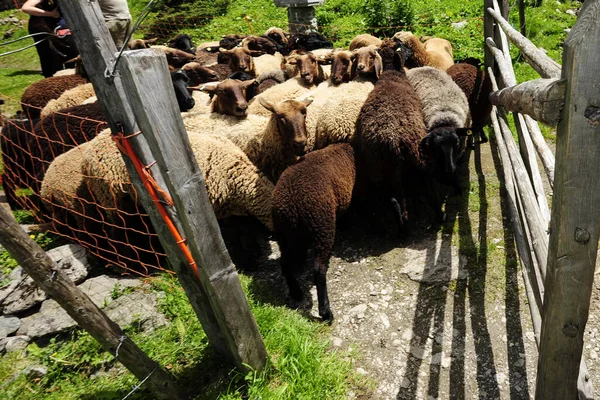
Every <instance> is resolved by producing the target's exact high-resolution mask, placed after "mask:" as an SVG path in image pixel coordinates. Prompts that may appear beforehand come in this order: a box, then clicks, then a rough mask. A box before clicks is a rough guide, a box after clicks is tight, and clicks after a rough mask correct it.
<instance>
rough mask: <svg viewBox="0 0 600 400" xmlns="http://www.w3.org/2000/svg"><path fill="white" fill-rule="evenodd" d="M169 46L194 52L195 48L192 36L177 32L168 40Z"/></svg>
mask: <svg viewBox="0 0 600 400" xmlns="http://www.w3.org/2000/svg"><path fill="white" fill-rule="evenodd" d="M169 47H173V48H175V49H179V50H183V51H185V52H186V53H190V54H196V48H195V47H194V45H193V44H192V38H191V37H190V36H189V35H186V34H179V35H177V36H175V38H173V39H171V41H170V42H169Z"/></svg>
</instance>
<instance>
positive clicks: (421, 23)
mask: <svg viewBox="0 0 600 400" xmlns="http://www.w3.org/2000/svg"><path fill="white" fill-rule="evenodd" d="M449 3H451V2H446V1H434V2H431V1H425V0H418V1H415V2H413V7H414V11H415V20H414V23H413V26H410V27H399V30H400V29H410V30H412V31H413V32H414V33H416V34H418V35H436V36H440V37H444V38H447V39H449V40H451V41H452V43H453V46H454V51H455V57H456V58H457V59H459V58H464V57H467V56H474V57H480V58H481V57H482V54H483V38H482V32H483V23H482V19H481V14H482V10H481V5H480V4H479V3H480V2H478V1H471V0H469V1H464V2H460V3H458V4H449ZM452 3H453V2H452ZM193 4H194V5H197V4H200V3H193ZM358 5H360V2H358V0H351V1H341V0H329V1H328V3H327V4H326V5H325V6H324V7H322V8H320V9H318V14H317V17H318V18H319V21H320V25H321V28H322V29H323V31H324V32H326V33H329V35H330V36H331V37H332V38H334V39H335V45H336V46H344V45H347V43H349V41H350V39H351V38H352V37H353V36H354V35H355V34H358V33H363V32H366V31H367V29H366V27H365V26H364V23H363V21H362V17H361V15H360V14H359V13H357V12H355V11H354V10H355V9H356V8H357V7H358ZM144 6H145V2H142V1H141V0H132V1H131V9H132V14H134V16H135V15H138V14H139V12H140V11H141V10H142V8H143V7H144ZM567 8H575V5H574V3H571V2H566V3H558V2H555V1H554V0H552V1H548V2H546V3H545V5H544V7H541V8H538V9H532V8H530V9H528V11H527V21H528V27H529V30H530V37H531V39H532V41H533V42H534V43H536V44H538V45H539V46H541V47H544V48H545V49H547V50H548V52H549V54H550V56H551V57H553V58H554V59H555V60H557V61H559V62H560V54H561V47H560V45H561V43H562V41H563V40H564V38H565V37H566V32H564V29H565V28H568V27H570V26H572V24H573V22H574V20H575V18H574V17H572V16H570V15H568V14H565V13H564V11H565V10H566V9H567ZM203 9H204V6H202V5H201V4H200V5H198V6H197V8H196V10H197V12H199V13H201V12H202V10H203ZM557 9H558V10H560V11H561V12H557V11H556V10H557ZM5 14H8V13H0V18H4V17H6V16H7V15H5ZM244 15H248V16H249V20H250V23H251V26H252V28H253V29H254V31H255V32H260V31H262V30H264V29H266V28H267V27H269V26H271V25H279V26H284V25H285V10H283V9H278V8H276V7H274V6H273V5H272V3H271V2H270V1H268V0H258V1H250V0H240V1H236V2H233V3H232V5H231V6H230V8H229V10H228V13H227V15H226V16H217V17H215V18H213V19H211V21H210V22H209V23H208V24H207V25H205V26H197V27H195V28H193V29H192V28H189V29H186V30H185V31H186V32H187V33H190V34H191V35H192V36H193V37H194V38H195V39H197V40H215V39H218V37H219V36H220V35H221V34H225V33H248V32H249V28H248V25H247V23H246V20H245V19H244ZM152 18H153V17H150V19H149V21H151V20H152ZM548 19H551V20H552V21H553V23H552V24H548V23H546V21H547V20H548ZM513 20H514V21H516V18H515V17H513ZM461 21H466V22H467V24H466V26H465V27H463V28H462V29H455V28H453V27H452V25H451V23H452V22H461ZM3 29H5V28H3V26H0V33H3V32H4V30H3ZM143 33H144V32H143V31H142V32H138V33H136V35H137V36H141V35H142V34H143ZM17 34H24V33H23V32H20V33H19V32H17ZM27 43H30V42H27ZM11 46H12V47H6V49H13V48H15V47H14V45H11ZM513 61H514V62H515V63H516V72H517V79H518V80H519V81H520V82H521V81H525V80H528V79H533V78H536V77H537V76H536V75H534V74H532V72H531V71H532V70H531V69H530V68H529V67H528V66H525V65H524V64H522V63H520V61H521V59H520V57H519V56H518V55H517V53H516V52H515V53H514V54H513ZM36 62H37V54H36V53H35V51H34V50H33V49H32V50H28V51H27V52H22V53H18V55H15V56H11V58H9V59H4V60H3V59H0V92H1V93H2V94H4V95H9V96H11V97H15V98H19V97H20V94H21V93H22V91H23V90H24V88H25V87H26V86H27V85H28V84H29V83H30V82H32V81H35V80H37V79H41V75H37V73H36V72H35V71H36V69H38V68H39V67H37V64H36ZM6 67H10V68H6ZM23 67H25V70H26V71H25V72H22V68H23ZM30 71H34V72H30ZM546 133H547V134H548V135H549V131H546ZM485 189H487V190H485ZM499 195H500V194H499V187H497V185H496V184H493V183H492V182H488V185H487V187H484V190H483V191H482V188H481V187H480V185H479V184H478V183H477V182H472V183H471V186H470V189H469V198H471V199H472V200H473V201H470V202H469V209H468V210H465V212H469V214H472V215H476V214H478V213H479V212H480V210H479V207H481V204H486V205H487V204H488V203H487V202H483V203H482V201H480V200H481V196H483V197H484V198H487V199H489V204H490V206H496V205H497V203H498V201H499V199H498V198H499ZM493 208H494V209H495V208H496V207H493ZM446 229H450V230H454V229H455V230H458V239H457V240H459V241H463V239H464V238H468V237H470V236H471V235H472V232H471V231H470V230H469V229H467V230H466V231H463V230H462V228H460V227H457V226H452V227H450V226H447V227H446ZM499 235H501V232H499V231H498V232H489V233H488V236H487V238H488V242H487V243H483V245H482V244H479V243H471V242H472V241H471V242H470V241H467V242H469V243H471V244H470V247H469V246H467V247H464V246H463V247H462V248H461V250H462V251H464V252H466V253H467V254H465V255H466V256H467V257H468V258H469V260H470V261H472V262H475V263H476V262H477V257H478V254H479V253H480V250H481V249H480V248H479V246H482V247H483V248H485V249H486V251H487V255H488V268H487V269H488V271H490V273H489V274H488V276H487V277H484V280H485V281H486V282H487V286H486V282H484V281H481V282H479V281H478V280H477V279H475V280H474V281H473V283H475V284H476V285H481V286H482V287H487V290H486V296H492V297H495V296H501V295H502V293H501V291H502V287H503V286H502V284H501V282H503V280H504V275H503V274H504V272H503V271H504V268H505V267H506V265H504V262H505V260H503V259H502V257H501V255H498V254H500V252H496V249H497V248H498V246H500V245H504V243H502V242H500V243H493V242H491V239H492V238H494V237H502V236H499ZM496 253H498V254H496ZM479 256H481V255H480V254H479ZM484 257H485V255H484ZM0 262H2V263H3V266H5V267H6V271H8V270H9V269H10V267H12V265H10V261H9V260H6V261H5V259H4V258H0ZM495 267H497V268H495ZM244 282H245V285H244V286H245V290H246V291H247V293H248V295H249V296H250V297H253V296H254V295H256V293H252V292H251V291H250V290H249V289H248V280H246V279H245V280H244ZM495 286H497V290H493V289H494V287H495ZM153 287H154V289H153V290H157V291H161V292H163V293H166V297H165V298H164V299H163V309H164V311H165V312H166V314H167V316H168V317H169V318H170V319H171V321H172V323H171V325H169V326H168V327H165V328H162V329H160V330H158V331H156V332H155V333H153V334H152V335H150V336H147V335H142V334H139V333H137V332H136V331H135V329H134V328H131V329H130V330H129V333H130V334H131V335H132V336H133V337H134V339H135V341H136V342H137V343H139V344H140V346H142V347H143V349H144V350H145V351H147V352H148V353H149V354H150V355H151V356H152V357H154V358H156V359H157V360H160V362H161V363H162V365H163V366H165V367H166V368H168V369H170V370H171V371H172V372H173V373H174V374H175V375H176V376H178V377H179V378H180V380H181V382H182V383H183V384H184V385H186V386H196V387H197V386H198V385H200V386H202V387H203V388H204V391H205V394H204V395H203V396H201V398H206V399H208V398H211V399H212V398H216V397H219V396H220V397H221V398H226V399H237V398H242V397H245V396H249V397H251V398H260V397H262V398H277V399H280V398H290V399H292V398H309V399H312V398H325V397H328V398H343V397H344V393H345V392H346V390H348V388H349V387H355V386H357V385H358V386H359V388H360V387H364V382H359V383H357V381H356V377H355V376H354V375H352V373H351V372H350V371H351V365H350V363H349V361H348V358H347V355H343V354H336V353H329V352H328V344H327V343H328V342H327V340H326V339H324V338H326V337H327V328H326V327H322V326H321V325H319V324H315V323H311V322H308V321H307V320H305V319H303V318H302V317H300V316H298V315H297V313H295V312H294V311H290V310H288V309H285V308H281V307H273V306H271V305H268V304H261V303H260V302H258V301H252V308H253V312H254V313H255V315H256V318H257V321H258V323H259V325H260V328H261V333H262V334H263V336H264V337H265V342H266V344H267V347H268V351H269V354H270V356H271V361H272V365H271V366H270V367H269V368H268V370H267V372H266V373H265V374H258V375H252V374H251V375H248V376H238V375H235V374H230V373H229V369H228V368H227V367H225V366H222V365H220V364H219V363H218V361H217V359H216V357H215V356H214V355H212V354H211V353H210V352H209V351H207V350H206V339H205V337H204V334H203V332H202V331H201V328H200V327H199V326H198V322H197V320H196V319H195V318H194V317H193V313H192V312H191V309H190V307H189V305H188V304H187V300H186V298H185V296H183V294H182V291H181V289H180V288H179V287H178V286H177V285H176V284H174V283H173V282H171V281H170V280H169V279H168V278H165V277H159V278H155V279H154V280H153ZM451 289H453V290H456V288H453V287H451ZM490 289H492V290H490ZM28 352H29V354H28V355H27V356H26V354H25V353H13V354H11V355H7V356H4V357H3V358H2V359H0V382H1V383H3V382H6V381H8V380H9V379H10V378H11V377H13V376H14V374H16V373H18V372H19V371H22V370H23V368H24V367H25V366H26V365H29V364H31V363H41V364H44V365H46V366H47V367H48V368H49V371H50V372H49V374H48V375H47V376H46V377H45V378H43V379H42V380H39V381H35V380H34V381H28V380H27V379H25V378H24V377H23V376H20V377H18V378H17V379H16V380H15V381H13V382H12V383H10V384H7V385H6V386H4V387H3V388H2V391H1V392H0V398H16V397H18V398H57V399H58V398H61V399H62V398H75V397H83V398H100V397H102V398H122V397H123V396H124V395H125V394H126V393H127V392H128V391H129V389H130V388H131V387H132V386H133V385H134V384H135V383H136V380H135V379H134V378H133V377H132V376H131V375H130V374H129V373H127V372H124V371H123V370H122V368H121V367H119V366H118V364H115V363H114V362H113V361H112V356H110V355H109V354H107V353H104V352H102V351H101V349H100V348H99V347H98V345H97V344H96V343H95V342H94V341H93V340H92V339H91V338H90V337H89V335H87V334H85V333H82V332H78V333H76V334H75V336H74V338H73V339H71V340H68V341H66V342H54V343H52V344H51V345H50V346H48V347H45V348H38V347H36V346H35V345H32V346H30V347H29V349H28ZM98 372H100V373H98ZM94 373H95V375H94V378H93V379H90V376H92V375H93V374H94ZM202 376H212V377H213V378H212V379H202V378H201V377H202ZM1 383H0V384H1ZM359 390H360V389H359ZM90 396H91V397H90ZM135 396H137V397H138V398H144V397H146V396H147V393H145V392H143V391H139V392H137V393H136V395H135Z"/></svg>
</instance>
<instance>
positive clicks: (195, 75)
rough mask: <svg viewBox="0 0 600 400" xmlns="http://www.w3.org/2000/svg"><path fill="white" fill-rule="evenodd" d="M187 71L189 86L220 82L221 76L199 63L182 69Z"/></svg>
mask: <svg viewBox="0 0 600 400" xmlns="http://www.w3.org/2000/svg"><path fill="white" fill-rule="evenodd" d="M181 70H182V71H185V73H186V75H187V76H188V78H190V81H189V83H188V85H189V86H198V85H199V84H201V83H206V82H216V81H218V80H219V75H218V74H217V73H216V72H215V71H213V70H212V69H210V68H207V67H205V66H203V65H201V64H199V63H197V62H191V63H187V64H185V65H184V66H183V67H181Z"/></svg>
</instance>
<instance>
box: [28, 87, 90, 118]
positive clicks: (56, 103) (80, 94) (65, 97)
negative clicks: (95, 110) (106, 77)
mask: <svg viewBox="0 0 600 400" xmlns="http://www.w3.org/2000/svg"><path fill="white" fill-rule="evenodd" d="M95 95H96V92H95V91H94V86H93V85H92V84H91V83H86V84H84V85H79V86H76V87H74V88H73V89H69V90H67V91H65V92H64V93H63V94H61V95H60V97H59V98H58V99H54V100H50V101H49V102H48V104H46V106H45V107H44V108H43V109H42V112H41V114H40V115H41V117H42V118H44V117H45V116H47V115H49V114H51V113H53V112H56V111H60V110H62V109H64V108H67V107H73V106H78V105H80V104H83V103H84V102H85V101H86V100H87V99H89V98H90V97H94V96H95Z"/></svg>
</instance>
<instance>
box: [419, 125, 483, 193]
mask: <svg viewBox="0 0 600 400" xmlns="http://www.w3.org/2000/svg"><path fill="white" fill-rule="evenodd" d="M472 134H473V131H472V130H471V129H470V128H455V127H451V126H441V127H437V128H434V129H432V130H431V131H430V132H429V133H428V134H427V135H426V136H425V137H424V138H423V139H422V140H421V143H420V145H419V151H420V153H421V157H422V158H423V160H424V161H425V163H426V164H427V165H428V166H429V167H430V168H432V169H433V170H434V173H435V174H437V175H438V176H440V177H441V178H442V179H443V180H444V181H445V182H446V183H447V184H449V185H451V186H456V185H457V181H456V162H457V160H458V158H460V156H461V155H462V153H463V151H464V149H465V144H466V140H465V139H466V137H467V136H470V135H472Z"/></svg>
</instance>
